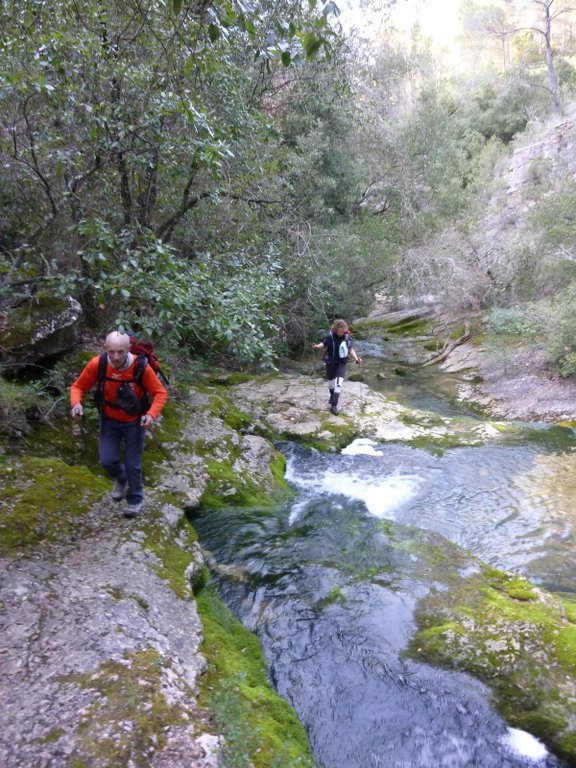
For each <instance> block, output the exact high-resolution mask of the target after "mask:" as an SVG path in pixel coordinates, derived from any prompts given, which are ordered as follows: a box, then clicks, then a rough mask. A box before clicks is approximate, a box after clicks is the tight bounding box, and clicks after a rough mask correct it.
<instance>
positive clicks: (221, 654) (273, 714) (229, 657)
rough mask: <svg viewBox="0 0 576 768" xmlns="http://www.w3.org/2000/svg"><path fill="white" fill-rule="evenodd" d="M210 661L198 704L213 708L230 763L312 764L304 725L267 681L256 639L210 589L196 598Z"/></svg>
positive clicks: (292, 767) (257, 766) (262, 767)
mask: <svg viewBox="0 0 576 768" xmlns="http://www.w3.org/2000/svg"><path fill="white" fill-rule="evenodd" d="M197 606H198V610H199V612H200V617H201V619H202V626H203V627H204V643H203V645H202V647H201V651H202V653H203V654H204V656H205V658H206V660H207V662H208V670H207V672H206V674H205V675H204V676H203V678H202V681H201V683H202V690H201V694H200V697H199V703H200V705H201V706H203V707H204V708H206V709H208V710H210V711H211V712H212V715H213V717H214V718H215V720H216V725H217V727H218V730H221V731H222V733H223V735H224V738H225V740H226V753H227V754H226V758H227V760H228V762H226V764H227V765H228V764H229V765H240V764H242V765H247V764H248V762H242V763H239V762H235V760H238V759H239V756H242V755H245V756H247V757H248V758H249V762H250V764H251V765H253V766H254V768H270V766H282V768H297V767H298V768H313V765H314V762H313V759H312V754H311V750H310V746H309V743H308V739H307V736H306V732H305V731H304V727H303V726H302V724H301V723H300V722H299V720H298V718H297V717H296V713H295V712H294V710H293V709H292V707H291V706H290V705H289V704H288V702H287V701H286V700H285V699H283V698H282V697H281V696H279V695H278V694H277V693H276V692H275V691H274V689H273V688H272V686H271V685H270V683H269V681H268V677H267V674H266V660H265V658H264V654H263V652H262V647H261V645H260V641H259V640H258V638H257V637H256V636H255V635H253V634H251V633H250V632H248V630H247V629H245V628H244V627H243V626H242V624H241V623H240V622H239V621H238V620H237V619H236V618H235V617H234V615H233V614H232V612H231V611H230V610H229V609H228V608H227V607H226V606H225V605H224V604H223V603H222V601H221V600H220V599H219V597H218V596H217V594H216V592H215V591H214V590H213V589H212V588H211V587H208V588H206V589H204V590H203V591H202V592H201V593H200V594H199V595H198V597H197Z"/></svg>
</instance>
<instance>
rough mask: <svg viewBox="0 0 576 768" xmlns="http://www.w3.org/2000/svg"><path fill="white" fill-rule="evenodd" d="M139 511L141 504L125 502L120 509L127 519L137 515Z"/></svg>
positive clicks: (140, 510)
mask: <svg viewBox="0 0 576 768" xmlns="http://www.w3.org/2000/svg"><path fill="white" fill-rule="evenodd" d="M140 512H142V504H126V506H125V507H124V509H123V510H122V514H123V515H124V517H125V518H126V519H128V520H130V519H132V518H133V517H137V516H138V515H139V514H140Z"/></svg>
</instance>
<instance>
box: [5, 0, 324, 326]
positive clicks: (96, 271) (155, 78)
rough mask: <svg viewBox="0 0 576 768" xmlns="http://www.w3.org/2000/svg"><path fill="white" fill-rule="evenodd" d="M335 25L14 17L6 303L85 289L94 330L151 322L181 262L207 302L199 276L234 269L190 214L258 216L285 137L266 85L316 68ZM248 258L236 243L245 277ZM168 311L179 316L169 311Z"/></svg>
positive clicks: (234, 8)
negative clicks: (278, 72) (257, 195)
mask: <svg viewBox="0 0 576 768" xmlns="http://www.w3.org/2000/svg"><path fill="white" fill-rule="evenodd" d="M334 10H335V6H333V4H332V3H325V4H324V3H322V4H318V3H316V2H310V3H309V4H306V3H304V4H302V5H301V4H300V2H298V0H294V2H291V1H287V2H286V3H285V4H284V5H283V6H282V7H276V6H274V5H273V4H271V3H269V2H262V3H260V4H253V5H252V6H250V8H247V7H246V6H244V5H243V4H242V3H240V2H236V1H235V0H231V1H230V2H228V1H227V0H212V1H211V2H198V0H192V1H189V2H185V1H184V0H181V1H180V2H176V1H174V2H172V3H170V4H166V3H165V2H162V1H161V0H144V2H142V0H122V2H121V1H120V0H94V2H86V3H77V2H75V0H54V2H52V1H50V2H48V0H24V1H23V2H15V0H6V1H5V2H3V3H2V4H1V6H0V54H1V55H2V62H3V66H2V72H1V73H0V120H1V122H0V158H1V166H2V176H3V181H5V187H4V196H5V198H4V199H3V200H2V208H1V213H0V215H1V217H2V218H1V219H0V223H1V227H2V231H1V233H0V247H1V251H0V283H1V286H0V287H3V293H4V296H5V297H8V298H9V297H11V296H12V295H13V292H14V287H15V286H17V285H18V286H20V287H22V286H23V285H24V284H27V285H28V286H29V285H31V284H32V283H35V284H36V285H38V284H41V283H44V284H46V283H48V284H52V285H53V286H55V287H56V288H61V289H72V290H74V291H75V292H77V293H78V294H79V296H80V298H81V300H82V303H83V305H84V308H85V309H86V311H87V312H88V313H89V315H90V316H91V318H92V320H93V321H94V322H99V321H101V320H105V321H106V322H110V320H111V319H112V318H114V317H115V315H117V313H118V311H119V309H118V307H119V306H120V302H119V301H117V298H118V297H120V296H122V298H123V299H124V306H126V305H127V306H128V307H129V308H130V305H131V312H132V318H133V321H134V319H136V320H138V318H142V317H143V316H147V317H148V320H147V321H146V322H149V319H150V316H151V315H152V314H153V312H154V308H153V306H151V304H150V299H151V294H150V293H147V292H146V280H147V281H148V283H150V282H151V281H152V280H154V281H156V282H157V283H159V284H162V285H165V290H166V291H169V290H170V289H171V288H175V284H174V274H173V272H172V271H171V265H172V264H174V263H178V265H179V266H178V274H179V275H180V276H181V278H182V280H184V279H185V278H186V279H187V280H188V281H189V285H188V289H189V290H188V298H189V299H190V300H192V298H193V297H196V298H198V297H197V293H196V292H195V291H194V280H196V279H197V278H198V275H199V272H198V270H196V271H194V270H188V269H187V262H193V261H194V260H196V261H197V262H198V264H200V263H202V268H203V269H204V271H205V270H206V267H207V265H210V268H212V269H214V270H216V269H217V268H218V261H219V260H220V261H223V260H225V259H226V258H228V255H227V254H226V249H225V248H222V249H221V250H220V251H219V252H216V251H215V250H211V247H210V246H211V244H209V243H202V242H199V241H198V240H194V238H193V237H190V234H191V233H190V227H189V222H190V221H191V218H192V215H193V214H194V212H195V211H197V210H198V209H199V208H200V207H203V208H204V209H206V210H208V209H212V210H214V209H216V208H217V207H218V205H219V202H220V201H221V200H222V199H223V198H226V199H228V200H239V201H241V204H246V205H252V204H257V203H255V202H254V198H253V196H252V192H253V191H254V190H255V189H256V187H257V183H255V182H254V180H255V179H257V178H258V174H260V177H262V176H263V175H265V171H264V170H263V169H262V166H261V165H260V158H259V144H265V143H266V142H268V141H269V140H270V137H271V135H272V132H271V128H270V121H269V119H268V117H267V115H266V113H265V112H264V111H263V110H262V104H261V102H260V101H259V99H258V97H257V96H258V88H257V84H258V81H259V78H260V77H262V76H265V75H266V72H267V71H268V70H269V69H270V68H272V67H273V66H275V65H276V64H275V62H281V63H280V64H279V65H280V66H287V65H290V64H293V63H294V64H296V65H298V64H299V63H303V62H304V61H305V60H306V59H307V58H310V57H313V56H314V55H316V54H317V53H318V51H319V50H320V49H321V48H322V46H323V45H325V44H327V43H328V41H329V39H330V38H331V37H333V34H332V32H331V30H330V26H329V23H328V17H329V15H330V14H331V13H332V12H333V11H334ZM214 239H215V240H216V237H215V236H214ZM241 248H242V246H241V247H240V250H241ZM210 250H211V252H212V256H211V257H210V259H207V258H204V257H203V258H200V254H203V253H206V252H207V251H210ZM238 252H239V248H238V247H236V246H235V245H234V244H232V245H231V247H230V251H229V259H230V262H231V263H234V261H235V259H236V258H237V256H238ZM270 258H272V261H273V257H270ZM262 260H263V262H267V263H268V261H269V250H268V249H264V250H263V251H262ZM161 270H164V272H165V275H166V276H170V278H172V279H171V280H168V282H167V283H166V284H165V283H164V281H163V280H162V277H163V276H164V275H163V274H161ZM221 272H225V270H221ZM142 273H143V274H144V277H145V279H143V280H141V279H140V276H141V274H142ZM270 274H272V273H270ZM270 279H271V280H273V278H272V277H271V278H270ZM219 284H220V283H219ZM131 285H135V286H138V292H137V293H134V294H132V293H131V291H132V288H131V287H130V286H131ZM180 289H182V285H181V286H180ZM175 293H177V294H178V293H179V291H178V290H175ZM237 295H238V296H239V295H240V294H237ZM159 298H161V297H159V296H158V295H157V294H156V295H155V299H156V301H158V299H159ZM196 298H195V299H194V300H196ZM185 300H186V298H185V296H184V295H183V294H180V295H179V302H180V304H181V305H182V304H183V302H185ZM168 307H173V311H174V312H177V311H178V310H177V309H174V304H173V302H172V297H170V296H167V297H166V302H165V306H164V309H163V311H164V310H166V311H168V310H167V308H168ZM172 319H174V318H173V317H172ZM176 319H178V318H176ZM142 322H144V321H142Z"/></svg>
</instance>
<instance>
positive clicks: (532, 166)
mask: <svg viewBox="0 0 576 768" xmlns="http://www.w3.org/2000/svg"><path fill="white" fill-rule="evenodd" d="M565 174H570V175H572V177H575V176H576V103H572V104H570V105H569V107H568V108H567V110H566V114H565V115H564V116H563V117H562V118H559V119H555V120H554V121H551V122H550V123H549V124H548V126H547V127H546V128H545V129H543V130H540V131H539V133H538V134H537V135H534V136H533V137H532V139H529V138H528V139H527V138H526V137H524V136H523V137H522V139H520V140H519V141H518V145H517V146H516V147H515V148H514V149H513V151H512V154H511V156H510V157H509V158H507V159H506V160H505V161H503V162H502V163H501V164H500V166H499V167H498V168H497V171H496V176H497V182H496V189H495V190H494V192H493V193H492V195H491V197H490V202H489V205H488V209H487V211H486V216H485V217H484V219H483V221H482V222H481V225H480V227H479V231H478V235H479V236H484V237H485V238H486V239H487V240H490V239H492V243H493V245H496V246H497V245H498V244H500V245H504V244H505V243H506V241H513V240H514V239H519V238H520V237H521V235H522V231H523V228H524V225H525V218H526V214H527V213H528V212H529V211H531V210H532V208H534V206H536V205H537V204H538V202H539V201H540V200H541V199H542V198H543V197H546V196H547V195H553V194H554V193H555V189H556V186H557V179H559V178H563V177H565ZM503 238H504V240H503Z"/></svg>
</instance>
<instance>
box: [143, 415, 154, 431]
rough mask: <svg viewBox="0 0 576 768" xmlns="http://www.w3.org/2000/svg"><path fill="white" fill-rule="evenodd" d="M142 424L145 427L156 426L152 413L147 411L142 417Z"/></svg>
mask: <svg viewBox="0 0 576 768" xmlns="http://www.w3.org/2000/svg"><path fill="white" fill-rule="evenodd" d="M140 424H141V425H142V426H143V427H144V429H152V427H153V426H154V419H153V418H152V416H150V414H148V413H145V414H144V416H142V418H141V419H140Z"/></svg>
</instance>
